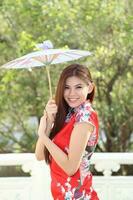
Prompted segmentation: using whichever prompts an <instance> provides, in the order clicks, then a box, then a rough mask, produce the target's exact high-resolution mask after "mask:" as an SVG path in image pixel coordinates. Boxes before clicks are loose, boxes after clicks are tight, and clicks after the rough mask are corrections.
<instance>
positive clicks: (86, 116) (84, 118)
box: [75, 105, 94, 126]
mask: <svg viewBox="0 0 133 200" xmlns="http://www.w3.org/2000/svg"><path fill="white" fill-rule="evenodd" d="M92 114H93V109H92V107H91V106H90V105H83V106H82V107H81V108H80V109H79V110H78V111H77V113H76V117H75V122H89V123H91V124H92V125H93V126H94V123H93V120H92V119H91V118H92Z"/></svg>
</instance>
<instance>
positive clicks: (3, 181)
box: [0, 153, 133, 200]
mask: <svg viewBox="0 0 133 200" xmlns="http://www.w3.org/2000/svg"><path fill="white" fill-rule="evenodd" d="M91 164H93V165H94V167H95V169H96V170H97V171H98V172H102V173H103V176H94V180H93V185H94V188H95V189H96V191H97V192H98V195H99V197H100V200H133V197H132V194H133V175H132V176H112V172H117V171H118V170H119V169H120V167H121V165H122V164H126V165H133V153H94V154H93V156H92V158H91ZM0 166H21V167H22V170H23V171H24V172H29V173H30V175H31V176H30V177H0V200H9V199H10V200H38V199H39V200H52V197H51V194H50V176H49V168H48V166H47V165H46V164H45V162H44V161H37V160H36V158H35V155H34V154H33V153H20V154H19V153H11V154H0Z"/></svg>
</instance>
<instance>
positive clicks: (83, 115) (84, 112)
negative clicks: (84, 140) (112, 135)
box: [75, 104, 98, 146]
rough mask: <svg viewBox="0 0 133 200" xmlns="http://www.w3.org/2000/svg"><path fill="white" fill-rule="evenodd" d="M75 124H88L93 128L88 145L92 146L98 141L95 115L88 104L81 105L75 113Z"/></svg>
mask: <svg viewBox="0 0 133 200" xmlns="http://www.w3.org/2000/svg"><path fill="white" fill-rule="evenodd" d="M75 122H76V123H78V122H88V123H89V124H92V125H93V127H94V131H93V132H92V134H91V135H90V138H89V141H88V145H89V146H94V145H95V144H96V143H97V139H98V119H97V114H96V112H95V111H94V110H93V108H92V107H91V105H90V104H85V105H83V106H82V107H81V108H80V109H79V110H78V111H77V113H76V116H75Z"/></svg>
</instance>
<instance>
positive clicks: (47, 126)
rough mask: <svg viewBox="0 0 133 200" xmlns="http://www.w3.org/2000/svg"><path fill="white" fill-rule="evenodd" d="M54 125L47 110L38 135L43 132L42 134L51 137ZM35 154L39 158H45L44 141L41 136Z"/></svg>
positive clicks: (42, 118)
mask: <svg viewBox="0 0 133 200" xmlns="http://www.w3.org/2000/svg"><path fill="white" fill-rule="evenodd" d="M52 125H53V121H51V120H50V119H49V118H48V117H47V113H46V112H45V113H44V115H43V117H41V120H40V125H39V128H38V135H39V136H41V134H42V135H44V134H46V135H47V136H48V137H49V134H50V131H51V128H52ZM35 156H36V158H37V160H44V158H45V157H44V143H43V142H42V140H41V139H40V137H39V138H38V140H37V143H36V148H35Z"/></svg>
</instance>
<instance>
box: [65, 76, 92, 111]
mask: <svg viewBox="0 0 133 200" xmlns="http://www.w3.org/2000/svg"><path fill="white" fill-rule="evenodd" d="M90 86H91V82H89V83H88V84H86V82H84V81H83V80H81V79H80V78H78V77H77V76H71V77H69V78H67V79H66V83H65V89H64V99H65V101H66V102H67V104H68V105H69V106H70V107H71V108H76V107H77V106H79V105H80V104H82V103H83V102H84V101H85V100H86V99H87V95H88V93H90V92H91V91H92V89H91V88H90ZM90 90H91V91H90Z"/></svg>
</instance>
